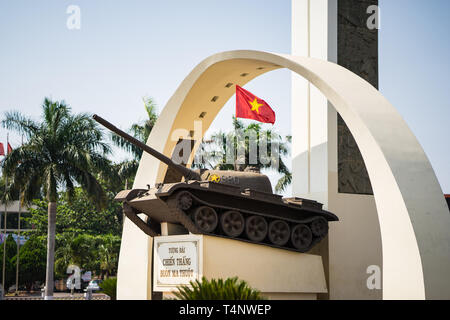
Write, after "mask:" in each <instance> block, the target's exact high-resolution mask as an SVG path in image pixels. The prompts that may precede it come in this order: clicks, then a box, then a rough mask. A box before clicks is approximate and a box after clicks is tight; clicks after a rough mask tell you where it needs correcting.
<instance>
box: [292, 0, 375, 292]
mask: <svg viewBox="0 0 450 320" xmlns="http://www.w3.org/2000/svg"><path fill="white" fill-rule="evenodd" d="M292 55H293V56H306V57H311V58H317V59H321V60H327V61H330V62H335V63H337V62H338V1H336V0H292ZM291 94H292V97H291V99H292V109H291V110H292V111H291V112H292V171H293V181H292V193H293V195H294V196H298V197H305V198H310V199H315V200H317V201H320V202H322V203H323V204H324V206H325V208H327V209H328V210H330V211H332V212H333V213H335V214H336V215H338V217H339V218H340V219H341V221H339V222H337V223H334V224H331V225H330V233H329V245H328V248H326V247H324V248H323V249H322V250H321V251H322V253H323V252H325V253H324V255H326V253H328V257H325V256H324V262H325V263H327V262H328V264H329V268H327V266H325V270H328V269H329V270H328V272H329V293H330V295H329V298H330V299H381V297H382V291H381V290H379V289H369V288H368V287H367V278H368V277H369V276H370V274H367V268H368V267H369V266H373V265H374V266H378V267H379V268H380V269H382V251H381V232H380V226H379V221H378V215H377V210H376V205H375V200H374V197H373V196H370V195H358V194H341V193H338V156H337V152H338V147H337V145H338V136H337V134H338V128H337V112H336V110H335V108H334V107H333V106H332V105H331V104H330V103H329V102H328V101H327V99H326V98H325V96H324V95H323V94H322V93H321V92H320V91H319V90H318V89H317V88H316V87H314V86H313V85H311V84H310V83H309V82H308V81H307V80H305V79H304V78H302V77H301V76H299V75H298V74H295V73H293V74H292V93H291ZM349 256H351V257H352V258H351V259H349Z"/></svg>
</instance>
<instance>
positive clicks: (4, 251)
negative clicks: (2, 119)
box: [2, 133, 9, 292]
mask: <svg viewBox="0 0 450 320" xmlns="http://www.w3.org/2000/svg"><path fill="white" fill-rule="evenodd" d="M8 143H9V133H7V134H6V150H8ZM6 154H8V151H7V152H6ZM7 186H8V176H7V175H6V174H5V196H4V198H5V220H4V221H5V222H4V223H5V225H4V226H3V227H4V229H3V230H4V232H3V268H2V285H3V290H4V291H5V292H6V291H7V290H8V289H7V288H5V274H6V273H5V271H6V270H5V268H6V263H5V262H6V215H7V214H8V209H7V207H6V202H7V201H6V192H7V191H8V189H7Z"/></svg>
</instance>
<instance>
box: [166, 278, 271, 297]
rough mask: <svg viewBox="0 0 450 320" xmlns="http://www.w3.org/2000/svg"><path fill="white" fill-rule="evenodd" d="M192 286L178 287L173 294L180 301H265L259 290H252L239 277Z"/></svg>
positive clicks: (204, 279)
mask: <svg viewBox="0 0 450 320" xmlns="http://www.w3.org/2000/svg"><path fill="white" fill-rule="evenodd" d="M189 283H190V285H181V286H178V287H177V289H178V291H175V292H174V293H173V294H174V296H175V297H176V298H177V299H178V300H263V299H264V297H263V296H262V295H261V292H260V291H259V290H256V289H253V288H251V287H250V286H249V285H248V283H247V282H245V281H244V280H239V279H238V278H237V277H233V278H228V279H226V280H225V281H224V280H223V279H217V280H216V279H211V280H207V279H206V278H205V277H202V281H199V280H195V281H190V282H189Z"/></svg>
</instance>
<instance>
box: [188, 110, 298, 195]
mask: <svg viewBox="0 0 450 320" xmlns="http://www.w3.org/2000/svg"><path fill="white" fill-rule="evenodd" d="M233 128H234V130H233V131H230V132H222V131H219V132H215V133H213V134H212V135H211V136H210V137H209V138H208V139H205V140H204V141H203V142H202V144H201V145H200V147H199V149H198V151H197V154H196V161H195V164H194V166H195V167H197V168H204V169H220V170H237V171H244V170H246V169H247V170H248V169H252V170H256V171H258V172H259V171H261V170H262V169H267V170H276V171H277V172H278V173H280V174H281V175H282V177H281V178H280V179H279V180H278V182H277V185H276V186H275V190H276V191H283V190H285V188H286V187H287V186H288V185H289V184H290V183H291V181H292V174H291V172H290V170H289V168H288V167H287V166H286V164H285V163H284V161H283V157H284V156H287V155H288V154H289V152H290V147H289V145H290V140H291V137H290V136H287V137H284V138H283V137H282V136H281V135H280V134H278V133H277V132H276V131H275V130H272V129H264V128H263V127H262V125H261V124H259V123H251V124H249V125H245V124H244V122H243V121H241V120H239V119H237V118H236V117H233ZM240 135H242V137H244V139H241V138H240ZM252 139H254V140H255V141H252ZM263 141H265V142H266V145H263V144H262V142H263ZM252 142H255V145H256V148H255V150H252V147H251V143H252ZM272 146H273V147H274V148H272ZM276 146H277V148H275V147H276ZM263 148H264V149H265V150H263ZM272 149H276V150H277V152H275V153H273V152H272ZM238 150H243V155H244V157H243V158H242V159H240V158H239V157H238ZM262 151H264V152H262ZM230 152H232V154H233V158H234V162H233V163H230V162H229V161H227V154H228V153H230ZM252 152H254V154H253V155H255V156H257V157H256V159H252ZM254 160H256V161H254ZM252 162H255V163H252Z"/></svg>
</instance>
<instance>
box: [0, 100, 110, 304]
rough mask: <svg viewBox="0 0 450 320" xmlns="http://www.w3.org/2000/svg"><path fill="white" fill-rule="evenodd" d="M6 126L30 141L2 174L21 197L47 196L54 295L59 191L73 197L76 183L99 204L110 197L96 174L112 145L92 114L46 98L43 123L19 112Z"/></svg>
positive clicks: (49, 280)
mask: <svg viewBox="0 0 450 320" xmlns="http://www.w3.org/2000/svg"><path fill="white" fill-rule="evenodd" d="M5 116H6V117H5V119H4V120H3V121H2V125H3V127H5V128H7V129H13V130H16V131H18V132H19V133H22V134H24V135H25V137H26V140H27V142H26V143H24V144H23V145H22V146H21V147H19V148H16V149H14V150H13V151H12V152H11V153H10V154H9V155H8V156H7V157H6V159H5V160H4V163H3V172H4V174H5V175H8V177H11V178H12V184H13V185H15V186H20V190H21V193H22V199H23V201H25V202H30V201H31V200H32V199H33V196H34V195H35V194H36V192H37V191H38V190H41V191H42V194H44V195H45V196H46V198H47V200H48V234H47V270H46V280H45V284H46V286H45V297H46V299H52V297H53V287H54V283H53V276H54V258H55V220H56V207H57V201H58V189H62V188H65V191H66V193H67V196H68V198H69V199H71V198H72V196H73V194H74V188H75V187H76V185H77V184H78V185H79V186H81V187H82V188H83V189H85V190H86V191H87V192H86V193H87V194H88V196H89V198H90V199H91V200H92V201H93V203H95V204H96V205H97V206H98V207H102V206H104V205H105V202H106V197H105V194H104V192H103V189H102V187H101V185H100V183H99V182H98V181H97V179H96V176H95V174H96V173H98V172H101V170H102V169H104V168H106V167H108V166H109V161H108V160H107V158H106V157H105V156H106V154H108V153H109V152H110V149H109V146H108V145H107V144H105V143H104V142H102V132H101V130H100V129H99V128H98V127H97V124H96V122H95V121H94V120H93V119H91V117H90V116H89V115H88V114H84V113H83V114H77V115H73V114H71V109H70V108H69V107H68V106H67V105H66V104H65V103H64V102H63V101H61V102H57V101H55V102H54V101H51V100H50V99H48V98H45V99H44V102H43V104H42V121H41V122H35V121H33V120H32V119H29V118H27V117H26V116H24V115H22V114H20V113H19V112H7V113H6V114H5Z"/></svg>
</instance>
